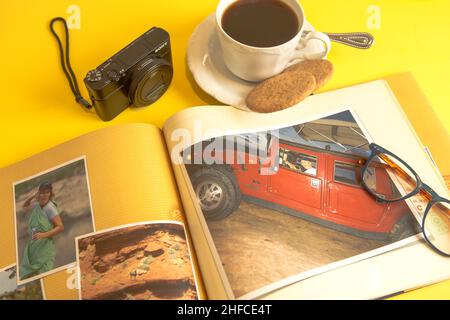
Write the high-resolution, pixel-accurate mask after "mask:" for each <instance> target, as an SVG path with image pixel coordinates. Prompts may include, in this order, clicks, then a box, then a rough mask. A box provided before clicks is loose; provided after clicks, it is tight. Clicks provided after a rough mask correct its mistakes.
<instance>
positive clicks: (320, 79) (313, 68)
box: [284, 59, 333, 91]
mask: <svg viewBox="0 0 450 320" xmlns="http://www.w3.org/2000/svg"><path fill="white" fill-rule="evenodd" d="M289 71H305V72H310V73H312V74H313V75H314V77H315V78H316V88H315V89H314V91H316V90H317V89H319V88H321V87H323V86H324V85H325V84H326V83H327V82H328V81H330V79H331V77H332V76H333V64H332V63H331V62H330V61H328V60H324V59H316V60H305V61H302V62H300V63H297V64H294V65H292V66H290V67H289V68H287V69H286V70H285V71H284V72H289Z"/></svg>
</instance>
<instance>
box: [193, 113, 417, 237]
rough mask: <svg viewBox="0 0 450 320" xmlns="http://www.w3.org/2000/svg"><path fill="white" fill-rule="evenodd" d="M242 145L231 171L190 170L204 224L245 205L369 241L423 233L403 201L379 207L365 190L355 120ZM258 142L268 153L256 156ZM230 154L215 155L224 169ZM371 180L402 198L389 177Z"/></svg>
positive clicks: (376, 175) (340, 118)
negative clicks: (419, 231) (296, 218)
mask: <svg viewBox="0 0 450 320" xmlns="http://www.w3.org/2000/svg"><path fill="white" fill-rule="evenodd" d="M235 138H236V137H230V136H227V137H226V139H227V140H230V139H231V140H233V139H235ZM239 138H240V139H235V140H234V142H235V143H234V144H232V146H233V148H235V150H234V153H233V157H234V158H233V159H234V161H233V163H232V164H212V165H208V164H198V165H195V164H194V165H188V166H187V168H188V172H189V174H190V177H191V181H192V184H193V188H194V190H195V193H196V195H197V197H198V199H199V204H200V206H201V209H202V211H203V213H204V215H205V217H206V218H207V219H214V220H217V219H224V218H226V217H228V216H229V215H230V214H233V212H234V211H235V210H236V208H237V207H239V205H240V202H241V200H242V199H245V201H248V202H251V203H254V204H257V205H260V206H263V207H267V208H270V209H273V210H276V211H279V212H282V213H287V214H290V215H293V216H297V217H299V218H302V219H306V220H308V221H311V222H314V223H318V224H321V225H323V226H326V227H329V228H333V229H334V230H338V231H341V232H346V233H350V234H353V235H356V236H359V237H364V238H369V239H378V240H386V239H389V240H392V241H396V240H400V239H403V238H405V237H407V236H410V235H413V234H415V233H417V232H418V229H417V230H416V228H415V227H416V224H417V223H416V222H415V219H414V216H413V215H412V214H411V212H410V209H409V208H408V206H407V205H406V203H405V202H397V203H385V202H379V201H376V200H375V199H374V198H373V196H371V195H370V194H369V193H368V192H367V191H366V190H365V189H364V188H363V187H362V185H361V168H362V165H363V163H362V162H361V161H363V159H364V158H365V157H367V155H368V144H369V142H368V141H367V139H366V138H365V137H364V135H363V133H362V131H361V129H360V128H359V127H358V124H357V123H356V122H355V120H354V119H353V117H352V116H351V114H350V113H343V114H338V115H335V116H332V117H327V118H324V119H320V120H318V121H314V122H312V123H308V124H303V125H299V126H293V127H288V128H283V129H280V130H279V131H278V132H277V133H276V134H274V132H269V133H257V134H254V135H246V136H245V137H243V136H240V137H239ZM261 139H262V140H264V141H265V143H263V145H265V146H267V147H266V149H265V150H261V149H260V150H259V151H260V152H259V153H258V155H257V156H254V155H253V156H252V155H251V154H250V152H249V150H251V149H252V144H253V145H254V147H253V149H256V148H257V147H260V146H261V141H260V140H261ZM236 140H240V142H239V141H237V142H236ZM243 142H244V143H245V145H244V147H242V146H241V147H239V146H238V144H239V143H240V144H241V145H242V143H243ZM207 143H208V142H203V145H207ZM224 145H225V144H224ZM201 150H204V148H202V149H201ZM227 150H228V151H229V148H228V149H227V148H225V149H224V151H223V152H221V151H219V152H217V151H216V152H215V153H214V154H213V157H214V159H216V160H217V159H223V162H225V157H227V156H228V157H229V155H226V154H225V153H226V152H227ZM193 152H195V151H193ZM216 162H218V161H216ZM227 163H228V162H227ZM263 170H266V171H269V172H271V173H272V174H264V173H262V171H263ZM372 180H373V181H372V183H374V184H377V189H378V190H383V192H385V194H386V195H387V196H389V195H391V194H394V193H396V192H398V191H397V189H396V187H395V185H394V184H393V183H392V182H391V180H390V179H389V177H388V175H387V173H386V172H385V171H382V170H377V171H376V172H373V175H372Z"/></svg>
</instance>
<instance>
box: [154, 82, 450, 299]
mask: <svg viewBox="0 0 450 320" xmlns="http://www.w3.org/2000/svg"><path fill="white" fill-rule="evenodd" d="M194 119H195V120H194ZM163 132H164V135H165V140H166V143H167V145H168V150H169V153H170V157H171V160H172V165H173V168H174V173H175V177H176V179H177V183H178V189H179V192H180V195H181V199H182V201H183V205H184V209H185V212H186V218H187V221H188V225H189V230H190V231H191V233H192V235H193V242H194V246H195V249H196V252H201V255H199V256H198V261H199V266H200V269H201V272H202V276H203V279H204V282H205V287H206V290H207V293H208V296H209V297H210V298H213V299H224V298H241V299H254V298H268V299H270V298H276V299H310V298H311V299H312V298H314V299H318V298H337V299H346V298H353V299H372V298H379V297H383V296H386V295H389V294H392V293H396V292H400V291H402V290H405V289H410V288H415V287H418V286H421V285H425V284H429V283H434V282H437V281H441V280H443V279H447V278H450V260H448V258H445V257H442V256H440V255H438V254H437V253H435V251H433V250H432V249H430V247H429V246H427V244H426V243H425V241H424V240H423V236H422V234H421V232H420V222H421V215H422V214H423V208H424V206H423V203H421V201H422V200H423V199H420V198H418V197H413V198H410V199H408V200H404V201H399V202H396V203H394V204H392V205H389V204H386V203H382V202H379V201H376V200H375V199H374V198H373V197H372V196H371V195H370V194H369V193H368V192H367V191H366V190H365V189H364V188H363V187H362V185H361V179H362V177H361V170H362V168H361V162H360V160H361V159H367V158H368V156H369V155H370V150H369V144H370V143H376V144H378V145H380V146H382V147H384V148H385V149H387V150H389V151H391V152H393V153H395V154H396V155H397V156H398V157H400V158H401V159H403V160H405V161H406V162H407V163H408V164H410V165H411V166H412V167H414V170H415V171H416V172H417V173H418V175H419V176H420V177H422V178H423V180H424V181H426V183H427V184H429V185H430V186H431V187H432V188H433V189H434V190H435V191H436V192H437V193H438V194H441V195H442V196H444V197H445V196H447V189H446V188H445V183H444V181H443V179H442V176H441V174H440V172H439V170H438V168H437V166H436V165H435V164H434V162H433V159H432V157H431V156H430V153H429V150H426V149H425V148H424V146H423V145H422V144H421V142H420V140H419V139H418V137H417V135H416V133H415V131H414V128H413V127H412V126H411V124H410V123H409V122H408V119H407V118H406V116H405V114H404V112H403V110H402V107H401V106H400V105H399V103H398V101H397V99H396V97H395V95H394V94H393V92H392V91H391V89H390V87H389V86H388V84H387V82H385V81H383V80H378V81H373V82H369V83H366V84H361V85H357V86H353V87H349V88H345V89H340V90H336V91H331V92H326V93H322V94H317V95H314V96H310V97H308V98H307V99H306V100H304V101H303V102H301V103H299V104H298V105H296V106H294V107H291V108H289V109H286V110H283V111H279V112H275V113H271V114H255V113H249V112H245V111H241V110H237V109H235V108H231V107H227V106H208V107H197V108H190V109H187V110H184V111H181V112H179V113H177V114H176V115H174V116H173V117H172V118H170V119H169V120H168V121H167V122H166V124H165V125H164V128H163ZM230 141H231V142H230ZM242 146H243V147H242ZM229 150H232V152H231V153H230V152H228V151H229ZM205 164H208V165H205ZM369 173H370V172H369ZM365 179H368V180H367V181H365V182H366V184H367V185H371V184H375V183H376V181H377V180H378V181H383V179H384V178H383V176H379V174H378V173H376V174H373V175H372V177H371V178H370V177H369V178H365ZM369 180H370V181H369ZM384 180H385V179H384ZM379 183H380V182H379ZM386 187H387V186H386ZM390 188H392V189H391V191H390V192H396V191H395V189H394V188H395V187H394V186H391V187H390ZM397 191H398V190H397ZM399 230H400V231H399ZM418 257H420V258H418ZM418 275H420V276H418Z"/></svg>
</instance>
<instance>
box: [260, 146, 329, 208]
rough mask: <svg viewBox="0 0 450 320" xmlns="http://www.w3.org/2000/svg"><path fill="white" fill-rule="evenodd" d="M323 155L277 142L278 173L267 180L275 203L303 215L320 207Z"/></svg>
mask: <svg viewBox="0 0 450 320" xmlns="http://www.w3.org/2000/svg"><path fill="white" fill-rule="evenodd" d="M322 159H323V154H322V153H320V152H317V151H312V150H309V149H303V148H300V147H297V146H294V145H290V144H285V143H281V142H280V151H279V169H278V173H277V174H275V175H271V176H270V177H269V181H270V182H269V192H270V193H271V195H272V196H273V199H274V201H276V202H277V204H280V205H284V206H288V207H290V208H292V209H294V210H299V211H302V212H304V213H318V212H320V211H321V208H322V186H323V181H322V180H323V175H324V165H323V164H322V163H321V162H322Z"/></svg>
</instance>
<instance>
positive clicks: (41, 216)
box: [20, 182, 64, 279]
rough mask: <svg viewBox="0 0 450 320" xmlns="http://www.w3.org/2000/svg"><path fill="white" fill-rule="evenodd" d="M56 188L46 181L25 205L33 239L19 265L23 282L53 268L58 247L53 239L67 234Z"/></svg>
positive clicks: (29, 230) (29, 242) (31, 238)
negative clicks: (54, 192)
mask: <svg viewBox="0 0 450 320" xmlns="http://www.w3.org/2000/svg"><path fill="white" fill-rule="evenodd" d="M53 199H54V194H53V187H52V185H51V183H49V182H43V183H41V185H40V186H39V189H38V191H37V192H36V194H34V195H33V196H32V197H30V198H28V199H27V200H26V201H25V203H24V204H23V209H24V211H25V213H31V215H30V220H29V221H28V232H29V235H30V239H29V241H28V243H27V245H26V247H25V250H24V252H23V258H22V263H21V265H20V275H21V276H22V279H26V278H29V277H33V276H36V275H38V274H41V273H45V272H48V271H50V270H52V269H53V267H54V263H55V257H56V248H55V243H54V241H53V237H54V236H56V235H57V234H59V233H61V232H63V231H64V224H63V222H62V219H61V217H60V215H59V212H58V206H57V204H56V203H55V202H54V200H53Z"/></svg>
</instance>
